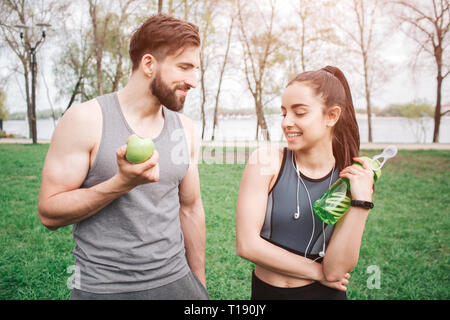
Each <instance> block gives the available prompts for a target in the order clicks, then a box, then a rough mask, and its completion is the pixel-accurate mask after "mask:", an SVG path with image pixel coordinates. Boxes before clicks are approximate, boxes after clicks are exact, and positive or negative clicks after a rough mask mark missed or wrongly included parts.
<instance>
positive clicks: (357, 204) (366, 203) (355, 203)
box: [350, 200, 374, 209]
mask: <svg viewBox="0 0 450 320" xmlns="http://www.w3.org/2000/svg"><path fill="white" fill-rule="evenodd" d="M350 205H351V206H352V207H360V208H364V209H373V207H374V205H373V202H370V201H362V200H352V201H351V202H350Z"/></svg>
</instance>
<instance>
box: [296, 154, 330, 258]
mask: <svg viewBox="0 0 450 320" xmlns="http://www.w3.org/2000/svg"><path fill="white" fill-rule="evenodd" d="M294 153H295V152H292V162H293V163H292V165H293V166H294V167H295V171H296V172H297V193H296V197H297V214H298V215H300V206H299V201H298V187H299V182H298V181H299V180H300V181H301V182H302V184H303V187H304V188H305V190H306V194H307V195H308V200H309V206H310V208H311V218H312V223H313V230H312V233H311V238H310V239H309V243H308V246H307V247H306V250H305V256H304V257H305V259H306V253H307V252H308V249H309V246H310V244H311V241H312V238H313V237H314V231H315V229H316V224H315V220H314V214H313V207H312V202H311V196H310V195H309V191H308V188H307V187H306V184H305V182H304V181H303V179H302V178H301V176H300V173H299V169H298V166H297V157H295V155H294ZM294 157H295V161H294ZM294 163H295V164H294ZM334 169H335V166H333V171H332V172H331V176H330V181H329V183H328V189H330V187H331V181H332V180H333V173H334ZM322 235H323V253H325V223H324V222H323V221H322ZM322 257H323V256H319V257H317V258H316V259H314V260H312V261H310V260H309V259H308V260H307V261H308V262H309V263H313V262H316V260H318V259H320V258H322Z"/></svg>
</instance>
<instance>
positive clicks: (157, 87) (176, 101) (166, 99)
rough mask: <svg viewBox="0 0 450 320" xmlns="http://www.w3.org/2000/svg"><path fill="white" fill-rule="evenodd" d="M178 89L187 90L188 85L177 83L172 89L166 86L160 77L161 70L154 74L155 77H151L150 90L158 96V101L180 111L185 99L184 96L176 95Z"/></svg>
mask: <svg viewBox="0 0 450 320" xmlns="http://www.w3.org/2000/svg"><path fill="white" fill-rule="evenodd" d="M178 89H182V90H189V89H190V87H189V86H188V85H186V84H178V85H176V86H175V88H174V89H170V88H169V86H167V85H166V84H165V83H164V82H163V80H162V78H161V72H159V71H158V72H157V73H156V75H155V79H153V81H152V83H151V85H150V90H151V92H152V94H153V95H154V96H155V97H157V98H158V100H159V102H161V104H162V105H163V106H165V107H167V108H168V109H170V110H172V111H180V110H182V109H183V107H184V101H185V99H186V97H185V96H177V95H176V93H175V92H176V91H177V90H178Z"/></svg>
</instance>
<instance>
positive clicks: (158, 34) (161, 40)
mask: <svg viewBox="0 0 450 320" xmlns="http://www.w3.org/2000/svg"><path fill="white" fill-rule="evenodd" d="M198 32H199V29H198V27H197V26H195V25H193V24H192V23H189V22H186V21H183V20H179V19H176V18H173V17H171V16H168V15H165V14H157V15H154V16H152V17H150V18H148V19H147V21H145V22H144V23H143V24H142V26H141V27H140V28H139V29H137V30H136V31H135V32H134V33H133V35H132V37H131V40H130V49H129V53H130V58H131V62H132V63H133V71H134V70H136V69H137V68H138V66H139V63H140V62H141V59H142V57H143V56H144V55H145V54H148V53H150V54H151V55H153V56H154V57H155V59H156V60H158V61H163V60H164V59H165V58H166V57H167V56H168V55H170V54H174V53H175V52H176V51H177V50H178V49H180V48H183V47H186V46H194V47H199V46H200V36H199V34H198Z"/></svg>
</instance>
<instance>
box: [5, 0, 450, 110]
mask: <svg viewBox="0 0 450 320" xmlns="http://www.w3.org/2000/svg"><path fill="white" fill-rule="evenodd" d="M285 9H286V8H285ZM78 16H79V15H78ZM80 20H81V19H80ZM55 49H56V48H55V44H53V46H52V41H51V39H48V40H47V41H46V42H45V43H44V45H43V47H42V48H41V49H40V51H39V67H40V68H41V70H42V71H43V72H44V74H45V78H46V81H47V83H48V85H49V94H50V97H51V99H52V103H53V105H54V107H55V108H65V106H66V104H67V101H68V98H67V99H64V100H62V101H60V102H59V103H56V100H57V99H56V97H57V88H56V87H55V85H54V77H53V71H52V63H53V57H52V55H53V54H54V52H55V51H56V50H55ZM415 50H416V47H415V45H414V43H413V42H412V41H411V40H410V39H408V38H407V37H406V36H404V35H403V34H402V33H400V32H398V33H395V34H394V35H393V36H392V37H391V38H390V39H388V41H387V43H386V45H385V48H384V49H383V52H382V55H383V57H384V58H385V59H386V60H387V61H389V62H390V63H392V64H396V65H397V66H398V68H397V69H396V70H394V71H391V70H386V73H387V75H388V80H387V82H386V83H384V84H383V85H382V86H381V89H379V90H378V91H377V92H375V93H374V94H373V96H372V102H373V105H374V106H376V107H385V106H387V105H389V104H393V103H407V102H411V101H413V100H425V101H426V102H429V103H430V104H432V105H434V103H435V99H436V80H435V74H434V66H432V65H430V66H429V67H428V68H422V69H421V70H417V71H416V72H413V70H412V69H411V68H409V67H408V66H407V65H408V62H409V61H410V60H411V57H412V56H413V55H414V53H415ZM12 60H13V61H14V63H16V62H17V57H15V56H14V55H13V54H6V53H4V54H2V55H1V56H0V78H4V77H5V76H6V75H7V74H8V71H7V69H6V67H7V66H9V65H11V64H12V63H13V62H12ZM347 77H348V78H349V81H350V85H351V86H352V82H353V83H354V81H352V79H353V78H352V75H348V74H347ZM38 80H39V81H40V83H39V87H38V90H37V109H38V110H43V109H48V108H49V107H50V105H49V102H48V98H47V91H46V87H45V85H44V83H43V81H42V78H41V77H40V76H39V79H38ZM23 81H24V80H23V77H22V76H20V75H15V76H12V77H11V78H10V79H9V80H8V82H7V88H6V89H7V90H6V93H7V100H6V106H7V108H8V109H9V111H10V112H15V111H26V105H25V102H24V94H23V90H24V89H23V86H24V85H23ZM224 86H225V88H226V87H236V86H237V85H236V83H235V81H233V83H232V84H231V83H228V84H226V83H225V84H224ZM195 91H197V92H194V93H191V97H188V99H190V100H191V102H195V101H198V99H197V98H195V96H196V95H199V94H200V89H199V88H197V89H196V90H195ZM234 91H237V92H246V83H245V80H244V79H242V85H241V86H240V87H239V88H237V90H234ZM352 91H353V96H354V104H355V107H356V108H364V107H365V101H364V99H363V98H362V97H360V96H358V94H355V90H352ZM221 97H222V98H223V100H222V101H223V104H222V106H223V107H225V108H233V106H237V107H240V108H242V107H247V108H253V104H252V101H251V99H243V98H242V97H241V95H240V94H236V92H235V93H234V95H232V94H231V93H229V95H228V97H227V92H222V94H221ZM188 101H189V100H188ZM449 103H450V81H449V80H448V79H446V80H445V81H444V84H443V87H442V104H449ZM191 108H194V109H198V110H190V109H191ZM199 109H200V107H199V105H198V106H196V105H194V104H193V103H187V110H186V113H188V114H193V115H194V116H196V115H198V114H199Z"/></svg>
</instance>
